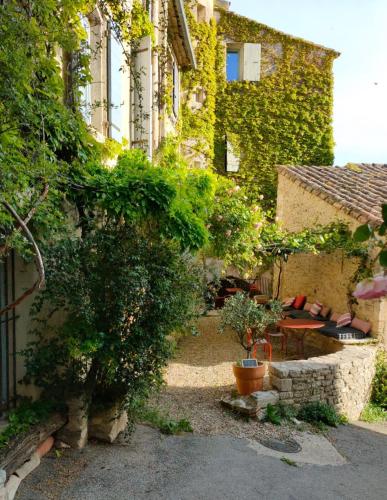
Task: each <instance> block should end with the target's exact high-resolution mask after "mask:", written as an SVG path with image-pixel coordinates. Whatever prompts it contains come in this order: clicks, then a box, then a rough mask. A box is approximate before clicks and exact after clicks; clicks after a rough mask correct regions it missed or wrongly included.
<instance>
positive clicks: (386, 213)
mask: <svg viewBox="0 0 387 500" xmlns="http://www.w3.org/2000/svg"><path fill="white" fill-rule="evenodd" d="M382 217H383V221H384V223H385V224H387V203H383V204H382Z"/></svg>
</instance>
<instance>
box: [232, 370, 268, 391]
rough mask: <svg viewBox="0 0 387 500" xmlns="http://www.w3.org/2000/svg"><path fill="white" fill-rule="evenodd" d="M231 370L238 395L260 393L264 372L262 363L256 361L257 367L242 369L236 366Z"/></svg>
mask: <svg viewBox="0 0 387 500" xmlns="http://www.w3.org/2000/svg"><path fill="white" fill-rule="evenodd" d="M232 368H233V371H234V375H235V378H236V384H237V389H238V392H239V394H240V395H242V396H248V395H249V394H251V393H252V392H255V391H262V389H263V377H264V376H265V371H266V367H265V365H264V364H263V363H261V362H259V361H258V366H256V367H254V368H243V367H242V366H237V365H233V367H232Z"/></svg>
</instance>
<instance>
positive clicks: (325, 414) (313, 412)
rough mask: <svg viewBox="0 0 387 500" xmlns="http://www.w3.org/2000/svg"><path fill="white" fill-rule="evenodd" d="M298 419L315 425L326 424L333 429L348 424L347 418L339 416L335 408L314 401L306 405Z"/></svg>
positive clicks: (300, 411) (301, 409)
mask: <svg viewBox="0 0 387 500" xmlns="http://www.w3.org/2000/svg"><path fill="white" fill-rule="evenodd" d="M297 416H298V418H300V419H301V420H304V422H309V423H311V424H314V425H318V426H319V425H320V424H326V425H329V426H331V427H337V426H338V425H339V424H343V423H345V422H346V418H345V417H343V416H341V415H339V414H338V413H337V412H336V410H335V409H334V408H333V406H331V405H329V404H327V403H322V402H321V401H314V402H311V403H306V404H304V405H303V406H302V407H301V408H300V410H299V411H298V415H297Z"/></svg>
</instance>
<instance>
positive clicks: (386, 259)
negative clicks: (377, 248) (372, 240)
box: [379, 250, 387, 267]
mask: <svg viewBox="0 0 387 500" xmlns="http://www.w3.org/2000/svg"><path fill="white" fill-rule="evenodd" d="M379 262H380V265H381V266H383V267H387V250H382V251H381V252H380V254H379Z"/></svg>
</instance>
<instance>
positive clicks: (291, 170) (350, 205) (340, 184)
mask: <svg viewBox="0 0 387 500" xmlns="http://www.w3.org/2000/svg"><path fill="white" fill-rule="evenodd" d="M278 171H279V173H281V174H282V175H285V176H286V177H289V178H290V179H292V180H294V181H298V182H300V183H301V185H302V186H303V187H304V188H305V189H307V190H308V191H311V192H313V193H314V194H316V195H317V196H319V197H321V198H322V199H325V200H326V201H327V202H329V203H331V204H333V205H335V206H337V207H338V208H342V209H343V210H344V211H345V212H346V213H350V214H351V215H352V216H353V217H355V218H357V219H359V220H362V221H364V222H366V221H367V222H370V223H372V224H378V223H380V222H382V217H381V204H382V203H387V164H376V163H371V164H370V163H358V164H350V165H349V166H345V167H315V166H313V167H306V166H282V165H280V166H278Z"/></svg>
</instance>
